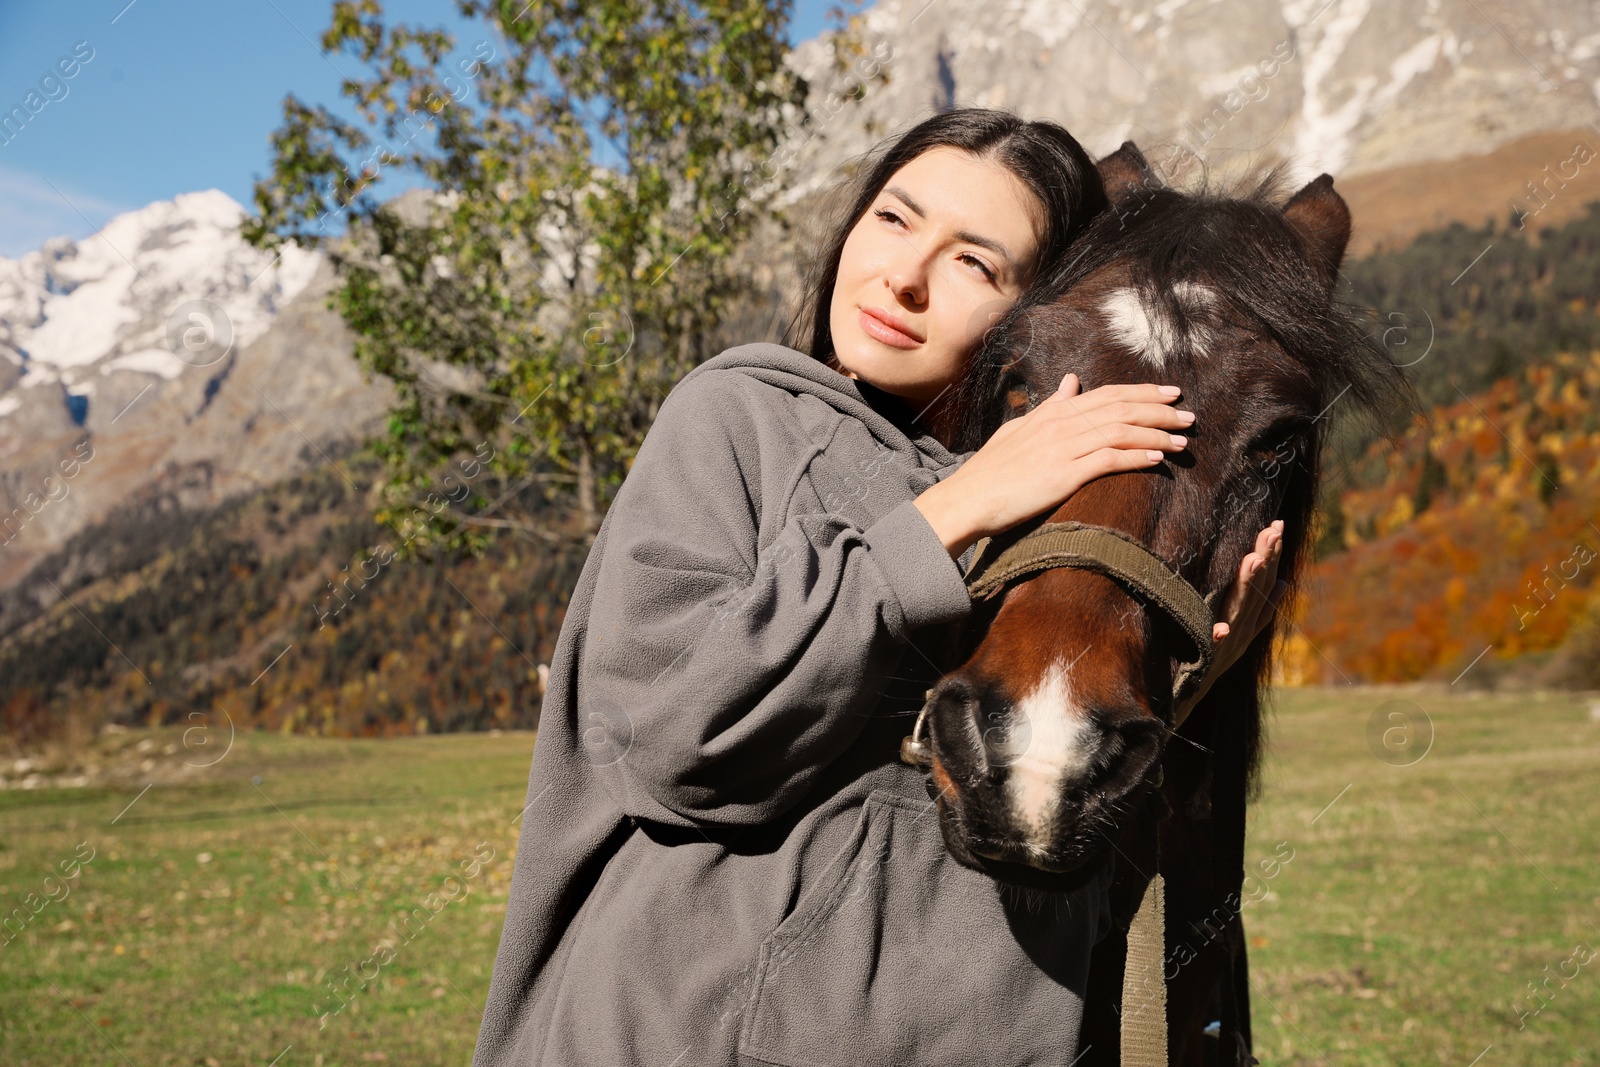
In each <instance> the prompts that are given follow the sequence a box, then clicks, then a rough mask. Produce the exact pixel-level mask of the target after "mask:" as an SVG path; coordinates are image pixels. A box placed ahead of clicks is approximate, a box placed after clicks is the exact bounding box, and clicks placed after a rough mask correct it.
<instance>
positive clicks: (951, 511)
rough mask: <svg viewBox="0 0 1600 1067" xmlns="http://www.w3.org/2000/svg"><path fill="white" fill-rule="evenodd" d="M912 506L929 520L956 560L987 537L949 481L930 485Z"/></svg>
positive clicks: (946, 548)
mask: <svg viewBox="0 0 1600 1067" xmlns="http://www.w3.org/2000/svg"><path fill="white" fill-rule="evenodd" d="M912 503H913V504H914V505H915V506H916V508H917V510H918V511H920V512H922V517H923V518H925V519H927V520H928V525H929V526H931V527H933V532H934V533H935V534H937V535H938V537H939V541H940V543H941V544H943V545H944V547H945V550H946V551H948V552H949V553H950V557H951V558H952V559H957V558H959V557H960V556H961V553H963V552H965V551H966V550H967V549H968V548H970V547H971V546H972V545H973V543H974V542H976V541H977V540H978V539H979V538H981V537H982V536H983V535H984V530H983V529H981V528H980V527H979V526H978V524H977V523H975V522H973V520H972V518H971V516H970V515H969V514H968V513H967V509H966V508H965V507H963V506H962V502H961V501H960V499H959V498H958V497H957V496H956V495H955V494H954V493H952V492H951V490H950V482H949V481H943V482H936V483H935V484H933V485H931V486H929V487H928V488H927V489H925V490H923V491H922V493H921V494H919V495H918V496H917V498H916V499H915V500H913V501H912Z"/></svg>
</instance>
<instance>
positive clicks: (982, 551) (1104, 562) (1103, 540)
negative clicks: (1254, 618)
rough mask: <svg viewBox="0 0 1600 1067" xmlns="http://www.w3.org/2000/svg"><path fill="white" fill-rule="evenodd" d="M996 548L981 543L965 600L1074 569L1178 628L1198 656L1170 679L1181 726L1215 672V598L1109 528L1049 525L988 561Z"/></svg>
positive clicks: (988, 542)
mask: <svg viewBox="0 0 1600 1067" xmlns="http://www.w3.org/2000/svg"><path fill="white" fill-rule="evenodd" d="M992 546H993V541H992V539H991V538H988V537H985V538H983V539H982V540H981V541H979V542H978V545H977V548H976V549H975V550H974V552H973V554H972V562H971V563H970V564H969V565H968V567H967V571H966V575H965V578H966V582H967V594H968V595H969V596H970V597H971V598H972V599H973V600H975V601H976V600H987V599H988V598H989V597H991V596H993V595H994V594H995V593H996V592H998V591H999V590H1000V589H1002V588H1003V587H1004V586H1005V585H1006V584H1007V583H1008V582H1011V581H1013V580H1014V579H1016V578H1020V577H1022V576H1023V575H1026V574H1033V573H1036V572H1038V571H1043V570H1049V569H1051V568H1054V567H1076V568H1080V569H1082V570H1090V571H1095V572H1097V573H1099V574H1104V575H1106V576H1107V577H1109V578H1114V579H1116V580H1117V581H1118V582H1120V583H1121V584H1122V585H1123V586H1125V587H1127V588H1128V590H1129V591H1130V592H1132V593H1133V594H1135V595H1136V596H1138V597H1140V598H1141V599H1144V600H1148V601H1150V602H1151V603H1153V604H1155V605H1156V606H1157V607H1159V608H1160V609H1161V610H1162V611H1163V612H1164V613H1165V614H1166V615H1167V617H1168V618H1170V619H1172V621H1173V622H1175V623H1177V624H1178V626H1179V628H1180V629H1182V630H1183V632H1184V633H1185V634H1187V635H1188V637H1189V640H1190V642H1191V643H1192V644H1193V645H1194V647H1195V656H1194V657H1193V658H1192V659H1189V660H1186V661H1184V662H1183V663H1182V664H1180V665H1179V667H1178V669H1177V671H1176V673H1175V674H1174V675H1173V679H1172V700H1173V723H1172V728H1173V729H1174V730H1176V729H1177V728H1178V726H1179V725H1181V724H1182V722H1183V719H1184V718H1185V716H1184V715H1180V714H1179V707H1178V706H1179V704H1180V703H1181V702H1182V701H1183V699H1184V697H1186V696H1187V695H1188V694H1189V692H1190V691H1191V690H1192V689H1193V688H1194V687H1195V686H1197V685H1199V684H1200V681H1201V679H1202V678H1204V677H1205V674H1206V671H1207V670H1209V669H1210V667H1211V657H1212V639H1211V627H1212V624H1213V621H1214V619H1215V613H1214V605H1215V602H1216V597H1217V594H1216V593H1212V594H1211V595H1210V596H1201V595H1200V593H1199V592H1198V591H1197V590H1196V589H1195V587H1194V586H1192V585H1190V584H1189V583H1188V582H1187V581H1186V580H1184V578H1183V576H1182V575H1180V574H1178V572H1177V571H1174V570H1173V569H1172V568H1171V567H1169V566H1167V564H1166V563H1165V562H1164V561H1162V560H1161V558H1160V557H1158V556H1156V555H1155V554H1154V553H1153V552H1151V551H1150V550H1149V549H1147V548H1145V547H1144V545H1142V544H1140V543H1139V541H1138V540H1137V539H1136V538H1135V537H1134V536H1133V535H1132V534H1129V533H1127V532H1126V531H1124V530H1117V529H1113V528H1112V527H1109V526H1096V525H1091V524H1089V523H1082V522H1073V521H1067V522H1047V523H1045V524H1044V525H1042V526H1040V527H1038V528H1037V529H1034V530H1031V531H1029V532H1028V533H1027V534H1025V535H1023V536H1022V537H1021V538H1019V539H1017V541H1015V542H1014V543H1012V544H1011V545H1010V546H1008V547H1007V548H1005V549H1004V550H1003V551H1001V552H999V553H998V554H996V555H994V556H993V557H992V558H988V557H989V556H990V552H989V550H990V548H991V547H992Z"/></svg>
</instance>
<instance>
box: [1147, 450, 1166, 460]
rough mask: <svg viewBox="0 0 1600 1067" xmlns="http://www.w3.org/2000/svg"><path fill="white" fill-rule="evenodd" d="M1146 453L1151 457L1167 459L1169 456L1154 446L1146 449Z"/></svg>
mask: <svg viewBox="0 0 1600 1067" xmlns="http://www.w3.org/2000/svg"><path fill="white" fill-rule="evenodd" d="M1145 455H1147V456H1149V457H1150V458H1151V459H1166V458H1167V454H1166V453H1165V452H1158V451H1156V450H1155V449H1153V448H1150V449H1146V450H1145Z"/></svg>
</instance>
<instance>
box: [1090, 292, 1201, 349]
mask: <svg viewBox="0 0 1600 1067" xmlns="http://www.w3.org/2000/svg"><path fill="white" fill-rule="evenodd" d="M1172 295H1173V296H1175V297H1177V298H1178V302H1179V303H1180V304H1182V305H1183V308H1184V311H1185V312H1186V313H1187V314H1189V315H1190V316H1196V317H1198V316H1202V315H1204V314H1205V313H1206V312H1207V311H1209V310H1211V309H1212V308H1214V307H1215V306H1216V303H1217V294H1216V291H1215V290H1213V289H1211V288H1209V287H1207V286H1204V285H1201V284H1199V283H1198V282H1178V283H1176V284H1175V285H1173V287H1172ZM1100 311H1101V313H1102V314H1104V315H1105V317H1106V325H1107V326H1108V327H1109V329H1110V331H1111V336H1112V337H1113V338H1114V339H1115V340H1116V342H1117V343H1118V344H1120V345H1122V346H1123V347H1125V348H1126V349H1127V350H1128V351H1130V352H1136V353H1138V354H1139V356H1140V357H1142V358H1143V359H1144V361H1145V362H1146V363H1148V364H1150V365H1151V366H1152V367H1154V368H1156V369H1157V370H1159V369H1161V368H1162V367H1165V366H1166V363H1167V356H1168V355H1169V354H1170V353H1171V352H1172V351H1173V350H1174V348H1175V347H1176V346H1177V343H1178V334H1179V330H1180V326H1179V324H1178V323H1176V322H1174V321H1173V320H1172V317H1171V316H1170V315H1168V314H1166V313H1165V312H1164V311H1163V310H1162V309H1161V307H1160V305H1158V304H1155V303H1153V302H1152V301H1150V300H1149V299H1147V298H1146V296H1145V295H1144V294H1143V293H1141V292H1140V291H1139V290H1137V289H1133V288H1128V287H1124V288H1121V289H1113V290H1112V291H1111V292H1110V293H1107V294H1106V297H1105V299H1104V300H1103V301H1101V303H1100ZM1190 333H1191V340H1192V341H1193V342H1194V347H1195V354H1196V355H1198V356H1204V355H1205V354H1206V349H1207V345H1206V341H1207V336H1206V335H1207V331H1206V330H1204V329H1202V328H1198V327H1192V328H1191V330H1190Z"/></svg>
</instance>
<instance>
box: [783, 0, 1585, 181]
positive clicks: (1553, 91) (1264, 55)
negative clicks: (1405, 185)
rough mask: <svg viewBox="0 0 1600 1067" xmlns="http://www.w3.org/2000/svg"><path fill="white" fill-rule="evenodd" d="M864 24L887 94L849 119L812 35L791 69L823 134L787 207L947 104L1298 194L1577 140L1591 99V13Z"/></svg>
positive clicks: (920, 15) (1313, 6) (994, 5)
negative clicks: (1545, 141)
mask: <svg viewBox="0 0 1600 1067" xmlns="http://www.w3.org/2000/svg"><path fill="white" fill-rule="evenodd" d="M861 19H862V23H861V30H862V37H863V39H864V41H865V42H866V44H867V45H868V51H869V53H871V52H872V51H873V50H874V49H875V50H876V51H877V54H878V55H880V56H884V55H886V56H887V57H888V58H887V61H886V69H887V71H888V74H889V80H888V83H887V84H886V85H874V86H870V87H869V89H868V91H867V94H866V96H865V98H864V99H863V100H861V101H860V102H859V103H848V104H846V105H844V106H843V107H842V108H838V109H837V110H835V106H836V105H834V104H831V103H829V102H828V101H827V97H826V94H827V92H828V91H829V90H830V89H834V88H838V87H839V85H840V84H841V83H845V87H846V88H848V81H849V80H850V79H851V77H852V76H853V75H851V74H845V75H830V73H829V64H830V63H831V60H832V50H831V48H830V47H829V45H828V42H827V39H826V37H824V38H822V39H819V40H816V41H810V42H806V43H805V44H803V45H802V46H800V47H799V48H798V49H797V50H796V51H795V53H794V56H793V62H794V64H795V67H796V69H797V70H799V71H800V72H801V73H802V74H803V75H805V76H806V77H807V78H808V79H810V80H811V81H812V82H813V84H814V85H816V86H818V91H817V93H816V95H814V97H813V100H812V105H811V106H812V113H813V116H814V117H817V118H819V119H821V120H822V121H820V122H819V123H818V128H817V131H816V134H815V136H814V137H813V138H812V139H811V140H810V142H809V143H808V144H807V145H806V146H805V149H804V150H803V152H802V153H801V154H800V157H799V162H798V163H797V164H796V166H795V172H796V174H797V176H798V178H799V180H798V181H797V182H796V183H795V185H796V189H797V192H798V193H800V194H803V193H804V192H806V191H809V190H810V189H813V188H816V187H817V185H818V184H819V183H821V182H823V181H824V180H826V178H827V176H828V175H830V174H832V173H833V172H834V171H835V170H836V168H837V167H838V166H839V164H840V163H842V162H843V161H845V160H847V159H849V158H850V157H851V156H853V155H856V154H857V153H860V152H862V151H865V150H866V149H868V148H869V147H871V145H872V144H873V143H874V142H876V141H877V140H878V139H879V138H881V137H884V136H888V135H890V134H893V133H894V132H896V131H899V130H902V129H904V128H906V127H908V126H910V125H911V124H913V123H915V122H916V121H918V120H920V119H922V118H925V117H927V116H928V115H930V114H933V113H934V112H935V111H936V110H937V109H939V108H942V107H947V106H950V105H952V104H957V105H980V106H984V105H986V106H998V107H1008V108H1012V109H1015V110H1017V111H1019V112H1021V113H1022V114H1024V115H1025V116H1026V117H1029V118H1048V119H1053V120H1055V121H1057V122H1060V123H1062V124H1063V125H1064V126H1066V127H1067V128H1068V129H1069V130H1071V131H1072V132H1073V133H1074V135H1076V136H1077V137H1078V139H1079V140H1080V141H1082V142H1083V144H1084V146H1085V147H1086V148H1087V149H1088V150H1089V151H1090V152H1091V154H1095V155H1100V154H1104V153H1106V152H1109V151H1111V150H1112V149H1114V148H1115V147H1116V146H1117V145H1118V144H1120V143H1121V142H1122V141H1123V140H1124V139H1127V138H1132V139H1133V140H1135V141H1137V142H1138V143H1139V145H1140V146H1141V147H1142V148H1144V149H1145V150H1146V154H1147V155H1148V156H1150V157H1151V159H1152V160H1153V161H1155V160H1158V159H1162V160H1168V161H1177V162H1181V161H1184V160H1202V161H1204V162H1205V163H1206V164H1207V166H1208V168H1210V169H1212V170H1213V171H1216V170H1221V171H1224V172H1226V171H1229V170H1234V169H1239V168H1240V167H1242V166H1244V165H1248V164H1250V163H1256V162H1266V161H1272V160H1275V159H1280V158H1282V159H1287V160H1289V161H1290V162H1291V164H1292V167H1293V169H1292V171H1291V173H1292V174H1293V175H1295V176H1296V177H1299V178H1300V179H1301V180H1308V179H1309V178H1311V177H1315V176H1316V175H1317V174H1318V173H1320V172H1322V171H1328V172H1330V173H1332V174H1333V175H1334V176H1335V177H1336V178H1338V177H1343V176H1350V175H1356V174H1362V173H1367V172H1373V171H1382V170H1388V169H1391V168H1395V167H1399V166H1402V165H1405V164H1414V163H1419V162H1424V161H1429V160H1450V159H1455V158H1458V157H1460V156H1464V155H1469V154H1474V153H1486V152H1489V151H1490V150H1492V149H1494V148H1496V147H1497V146H1499V145H1501V144H1502V143H1504V142H1507V141H1509V140H1512V139H1514V138H1518V137H1523V136H1526V135H1528V134H1530V133H1535V132H1538V131H1542V130H1566V129H1574V128H1578V127H1585V126H1589V125H1590V124H1591V123H1593V122H1594V120H1595V119H1596V117H1597V111H1596V104H1597V101H1600V5H1597V4H1593V3H1561V2H1556V0H1531V2H1530V0H1388V2H1384V3H1379V2H1377V0H880V2H879V3H878V4H876V5H875V6H873V7H872V8H870V9H869V10H868V11H866V12H865V13H864V14H863V15H862V16H861ZM1595 129H1597V130H1600V127H1595ZM1552 162H1554V161H1552ZM1174 169H1181V168H1174ZM1536 169H1537V168H1536ZM1190 173H1195V171H1192V170H1191V171H1190Z"/></svg>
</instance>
